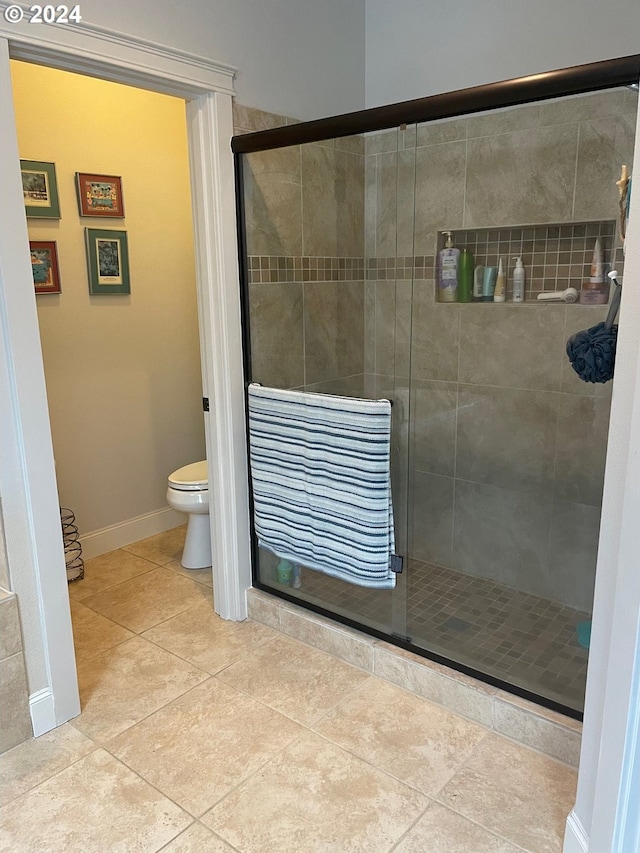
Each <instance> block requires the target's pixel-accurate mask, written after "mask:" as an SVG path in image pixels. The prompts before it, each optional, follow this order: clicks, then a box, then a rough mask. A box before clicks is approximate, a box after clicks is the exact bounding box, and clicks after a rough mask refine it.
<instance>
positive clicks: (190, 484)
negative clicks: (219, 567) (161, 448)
mask: <svg viewBox="0 0 640 853" xmlns="http://www.w3.org/2000/svg"><path fill="white" fill-rule="evenodd" d="M168 485H169V488H168V489H167V503H168V504H169V506H170V507H171V508H172V509H177V510H178V512H186V513H187V515H188V516H189V523H188V525H187V536H186V539H185V542H184V551H183V552H182V560H181V561H180V562H181V564H182V566H183V567H184V568H185V569H205V568H207V567H208V566H210V565H211V530H210V527H209V473H208V470H207V462H206V459H205V460H204V461H203V462H192V463H191V465H185V466H184V468H178V470H177V471H174V472H173V474H169V478H168Z"/></svg>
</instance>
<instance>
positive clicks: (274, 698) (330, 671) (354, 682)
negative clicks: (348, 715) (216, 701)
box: [216, 636, 369, 725]
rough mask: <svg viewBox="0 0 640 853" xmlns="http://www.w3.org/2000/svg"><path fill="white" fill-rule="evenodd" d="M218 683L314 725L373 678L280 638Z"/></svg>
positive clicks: (223, 675)
mask: <svg viewBox="0 0 640 853" xmlns="http://www.w3.org/2000/svg"><path fill="white" fill-rule="evenodd" d="M216 678H220V679H221V680H222V681H225V682H226V683H227V684H230V685H231V686H232V687H236V688H237V689H238V690H242V691H243V692H244V693H248V694H249V695H250V696H253V697H255V698H256V699H259V700H260V701H261V702H264V703H265V704H267V705H269V706H270V707H271V708H274V709H275V710H276V711H281V712H282V713H283V714H286V715H287V716H288V717H291V718H292V719H293V720H296V721H297V722H298V723H302V724H303V725H310V724H311V723H313V722H314V721H315V720H317V719H318V717H320V716H321V715H322V714H324V713H325V712H326V711H328V710H330V709H331V708H332V707H333V706H334V705H336V704H337V703H338V702H339V701H340V700H341V699H344V698H345V697H346V696H347V695H348V694H349V693H350V692H351V691H352V690H355V688H356V687H358V686H359V685H361V684H362V683H363V682H364V681H366V680H367V678H369V676H368V675H367V673H364V672H362V671H361V670H359V669H356V668H355V667H353V666H351V665H350V664H348V663H343V662H342V661H339V660H337V659H336V658H333V657H331V655H327V654H325V653H324V652H319V651H318V650H317V649H312V648H310V647H309V646H305V645H304V643H300V642H298V640H292V639H290V638H289V637H282V636H278V637H276V639H275V640H272V641H271V642H268V643H266V644H265V645H263V646H260V647H259V648H257V649H256V650H255V652H254V653H253V654H252V655H251V656H250V657H245V658H242V660H239V661H238V662H237V663H234V664H232V665H231V666H230V667H228V668H227V669H224V670H222V672H220V673H218V675H217V676H216Z"/></svg>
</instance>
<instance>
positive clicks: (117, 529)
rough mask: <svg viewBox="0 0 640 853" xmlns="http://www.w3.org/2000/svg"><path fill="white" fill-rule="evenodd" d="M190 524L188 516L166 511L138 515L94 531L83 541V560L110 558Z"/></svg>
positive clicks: (169, 510)
mask: <svg viewBox="0 0 640 853" xmlns="http://www.w3.org/2000/svg"><path fill="white" fill-rule="evenodd" d="M187 521H188V518H187V516H186V515H184V513H181V512H176V510H175V509H171V507H165V509H157V510H155V512H146V513H145V514H144V515H138V516H137V517H136V518H128V519H127V520H126V521H120V522H119V523H118V524H110V525H109V526H108V527H102V528H101V529H100V530H93V531H92V532H91V533H85V534H84V535H83V536H81V537H80V544H81V545H82V557H83V559H85V560H90V559H91V558H92V557H99V556H100V555H101V554H108V553H109V551H115V550H117V549H118V548H124V547H125V546H126V545H131V544H132V543H133V542H138V541H140V539H147V538H148V537H149V536H155V535H156V533H164V532H165V531H166V530H172V529H173V528H174V527H180V525H181V524H186V523H187Z"/></svg>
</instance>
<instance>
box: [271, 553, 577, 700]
mask: <svg viewBox="0 0 640 853" xmlns="http://www.w3.org/2000/svg"><path fill="white" fill-rule="evenodd" d="M274 586H277V584H274ZM287 591H290V590H287ZM291 592H293V590H291ZM296 594H298V595H299V596H300V598H301V599H303V600H306V601H309V602H311V603H313V604H316V605H319V606H322V607H324V608H326V609H327V610H329V611H332V612H334V613H337V614H340V615H343V616H346V617H349V618H351V619H355V620H356V621H359V622H361V623H362V624H363V625H367V626H369V627H372V628H376V629H378V630H381V631H385V632H391V631H390V626H391V625H392V624H393V625H394V626H395V627H396V628H397V629H398V633H399V634H401V635H402V636H403V637H404V636H407V637H408V638H409V640H410V642H411V643H413V644H414V645H415V646H417V647H418V648H422V649H425V650H426V651H430V652H434V653H436V654H439V655H442V656H443V657H446V658H448V659H450V660H455V661H457V662H458V663H461V664H464V665H466V666H469V667H471V668H473V669H475V670H478V671H480V672H483V673H485V674H487V675H489V676H492V677H494V678H498V679H500V680H501V681H505V682H507V683H509V684H512V685H514V686H517V687H521V688H523V689H525V690H528V691H530V692H532V693H535V694H537V695H539V696H543V697H546V698H547V699H551V700H552V701H554V702H558V703H560V704H561V705H565V706H567V707H570V708H574V709H576V710H582V708H583V703H584V690H585V682H586V674H587V660H588V651H587V649H584V648H583V647H582V646H580V645H579V643H578V640H577V635H576V626H577V624H578V623H579V622H582V621H584V620H587V619H589V618H590V614H588V613H585V612H583V611H580V610H576V609H575V608H572V607H567V606H565V605H563V604H561V603H559V602H556V601H551V600H549V599H546V598H541V597H540V596H537V595H531V594H529V593H526V592H521V591H520V590H517V589H512V588H511V587H508V586H505V585H504V584H500V583H497V582H495V581H492V580H489V579H487V578H481V577H474V576H472V575H467V574H463V573H462V572H457V571H454V570H453V569H448V568H444V567H443V566H437V565H435V564H433V563H427V562H423V561H420V560H411V561H409V567H408V571H407V575H406V589H405V590H402V587H401V586H399V587H398V589H397V590H396V591H395V592H392V591H391V590H370V589H366V588H364V587H355V586H352V585H350V584H348V583H345V582H344V581H341V580H337V579H335V578H331V577H328V576H327V575H323V574H321V573H319V572H315V571H312V570H310V569H303V570H302V587H301V589H299V590H297V591H296ZM403 594H406V626H404V625H402V624H401V620H400V623H399V622H398V620H396V622H395V623H394V622H393V620H392V615H393V596H394V595H397V596H399V597H400V596H402V595H403ZM404 609H405V608H404V607H402V608H401V610H402V611H404Z"/></svg>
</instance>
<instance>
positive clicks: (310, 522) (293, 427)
mask: <svg viewBox="0 0 640 853" xmlns="http://www.w3.org/2000/svg"><path fill="white" fill-rule="evenodd" d="M390 447H391V403H390V402H389V401H388V400H362V399H358V398H353V397H336V396H333V395H329V394H311V393H307V392H303V391H283V390H280V389H277V388H264V387H262V386H261V385H256V384H251V385H250V386H249V448H250V461H251V478H252V485H253V501H254V523H255V529H256V534H257V536H258V543H259V545H260V547H262V548H266V549H267V550H269V551H272V552H273V553H274V554H276V555H277V556H278V557H280V558H282V559H286V560H290V561H291V562H293V563H299V564H301V565H303V566H306V567H308V568H311V569H317V570H319V571H322V572H325V573H326V574H328V575H332V576H333V577H336V578H341V579H342V580H345V581H349V582H350V583H354V584H359V585H360V586H366V587H374V588H377V589H392V588H393V587H394V586H395V573H394V572H392V571H391V569H390V558H391V555H392V554H393V549H394V532H393V509H392V505H391V481H390V468H389V461H390Z"/></svg>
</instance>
